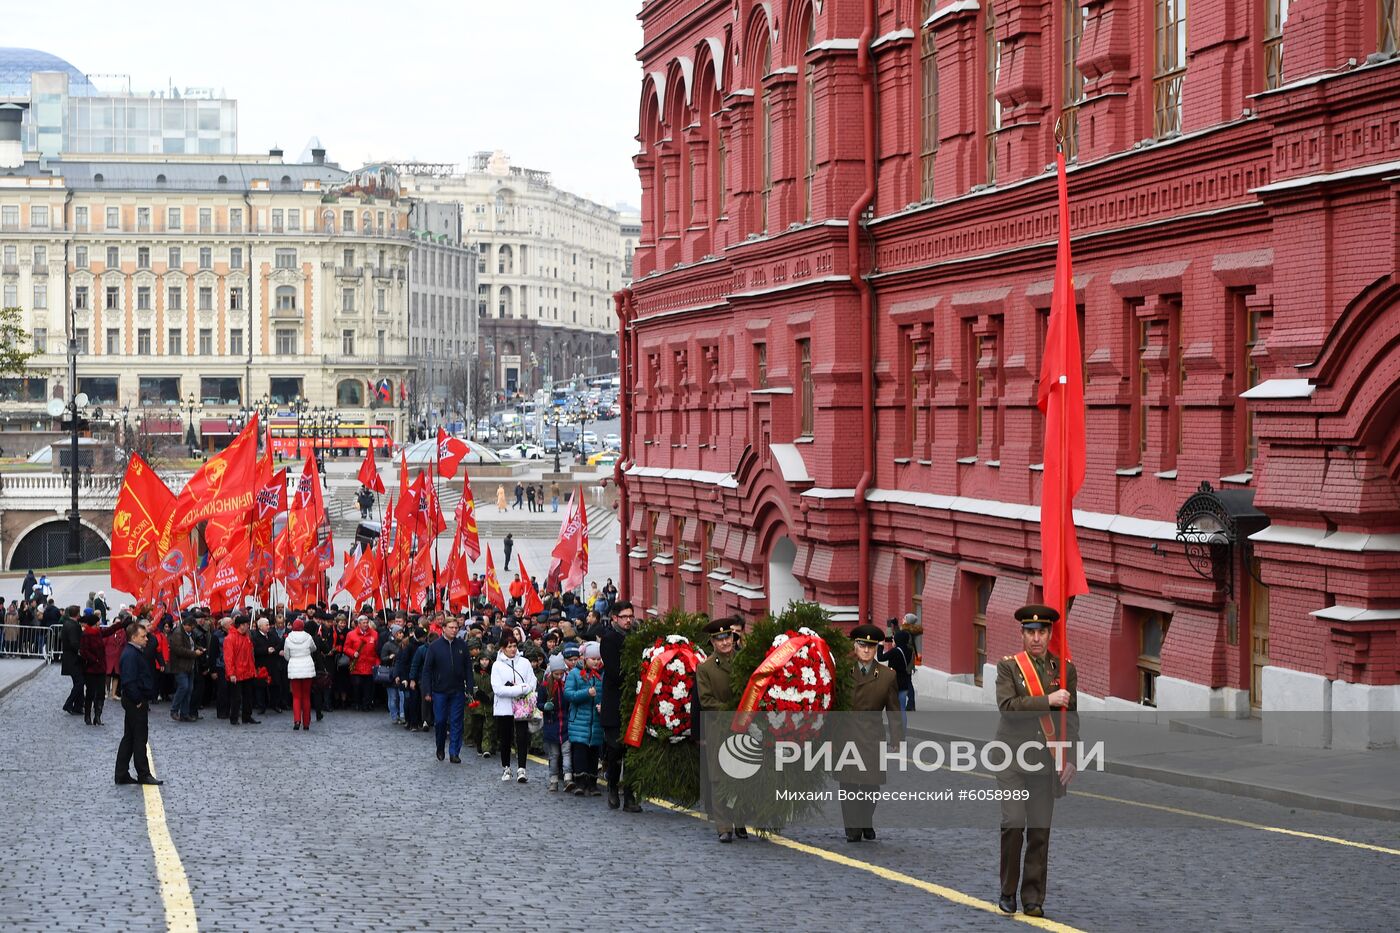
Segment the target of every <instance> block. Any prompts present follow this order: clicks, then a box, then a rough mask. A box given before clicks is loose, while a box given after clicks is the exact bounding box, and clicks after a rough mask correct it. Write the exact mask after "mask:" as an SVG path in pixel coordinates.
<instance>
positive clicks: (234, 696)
mask: <svg viewBox="0 0 1400 933" xmlns="http://www.w3.org/2000/svg"><path fill="white" fill-rule="evenodd" d="M240 714H241V715H242V719H243V722H249V721H251V720H252V718H253V681H251V680H240V681H238V682H237V683H231V684H229V685H228V721H229V725H231V726H236V725H238V721H239V716H240Z"/></svg>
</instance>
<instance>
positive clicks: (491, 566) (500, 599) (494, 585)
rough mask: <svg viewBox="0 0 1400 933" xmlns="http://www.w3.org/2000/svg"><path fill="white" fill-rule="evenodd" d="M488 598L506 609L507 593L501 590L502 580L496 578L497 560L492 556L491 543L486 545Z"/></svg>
mask: <svg viewBox="0 0 1400 933" xmlns="http://www.w3.org/2000/svg"><path fill="white" fill-rule="evenodd" d="M486 599H487V601H488V602H490V603H491V605H493V606H495V607H496V608H497V609H499V610H501V611H502V612H505V611H506V594H504V593H502V592H501V581H500V580H498V579H496V561H495V560H493V559H492V557H491V545H489V544H488V545H486Z"/></svg>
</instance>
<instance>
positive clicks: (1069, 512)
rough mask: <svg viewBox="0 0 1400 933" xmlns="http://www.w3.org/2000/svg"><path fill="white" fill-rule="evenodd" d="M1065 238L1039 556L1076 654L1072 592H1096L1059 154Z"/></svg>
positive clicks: (1061, 180) (1059, 632) (1058, 260)
mask: <svg viewBox="0 0 1400 933" xmlns="http://www.w3.org/2000/svg"><path fill="white" fill-rule="evenodd" d="M1055 163H1056V180H1057V183H1058V188H1059V215H1060V216H1059V219H1060V243H1059V252H1058V253H1057V255H1056V257H1055V280H1054V290H1053V292H1052V293H1051V297H1050V323H1049V328H1048V331H1047V333H1046V336H1045V357H1044V359H1043V360H1042V361H1041V367H1040V391H1039V393H1038V395H1037V398H1036V404H1037V405H1038V406H1039V408H1040V410H1041V411H1042V412H1043V413H1044V414H1045V444H1044V450H1045V471H1044V473H1043V474H1042V483H1041V492H1040V560H1041V578H1042V582H1043V584H1044V585H1043V590H1044V598H1045V602H1046V604H1047V605H1049V606H1051V607H1052V608H1054V609H1055V610H1057V611H1058V612H1059V613H1060V620H1061V621H1060V624H1059V625H1057V626H1055V628H1054V634H1053V635H1052V636H1051V637H1052V640H1053V641H1052V646H1051V650H1052V651H1053V652H1054V653H1055V655H1056V656H1057V657H1059V659H1060V662H1061V663H1062V664H1063V663H1064V662H1066V661H1068V660H1070V650H1069V638H1068V633H1067V631H1066V629H1067V628H1068V625H1067V622H1068V619H1067V609H1068V603H1069V598H1070V597H1071V596H1075V595H1078V594H1081V593H1087V592H1089V582H1088V580H1086V579H1085V577H1084V560H1083V558H1082V557H1081V556H1080V553H1079V538H1078V536H1077V535H1076V534H1075V530H1074V496H1075V494H1076V493H1078V492H1079V490H1080V488H1081V487H1082V486H1083V485H1084V457H1085V454H1084V447H1085V436H1084V433H1085V426H1084V364H1083V355H1082V351H1081V350H1080V343H1079V316H1078V314H1077V313H1076V302H1075V295H1074V271H1073V269H1072V266H1071V261H1070V248H1069V190H1068V185H1067V184H1066V181H1065V156H1064V153H1063V152H1060V153H1057V154H1056V157H1055Z"/></svg>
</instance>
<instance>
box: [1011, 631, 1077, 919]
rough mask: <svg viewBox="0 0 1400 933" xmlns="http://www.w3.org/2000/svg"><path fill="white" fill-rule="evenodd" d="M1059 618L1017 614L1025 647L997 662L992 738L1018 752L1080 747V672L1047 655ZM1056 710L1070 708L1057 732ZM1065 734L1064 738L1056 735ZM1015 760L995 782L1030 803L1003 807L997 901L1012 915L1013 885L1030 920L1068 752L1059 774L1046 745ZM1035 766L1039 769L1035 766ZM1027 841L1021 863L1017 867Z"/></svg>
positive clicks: (1069, 764) (1041, 890) (1070, 767)
mask: <svg viewBox="0 0 1400 933" xmlns="http://www.w3.org/2000/svg"><path fill="white" fill-rule="evenodd" d="M1059 620H1060V614H1059V613H1058V612H1056V611H1055V610H1054V609H1052V608H1051V607H1049V606H1038V605H1030V606H1023V607H1022V608H1020V609H1018V610H1016V621H1018V622H1020V623H1021V642H1022V645H1023V646H1024V648H1025V650H1024V651H1022V652H1021V653H1019V654H1016V655H1007V656H1006V657H1004V658H1002V659H1001V663H999V664H998V665H997V708H998V709H1000V710H1001V721H1000V723H999V724H998V726H997V740H998V741H1001V742H1005V743H1006V744H1007V745H1008V746H1010V748H1011V749H1012V751H1013V752H1019V750H1020V748H1021V746H1022V745H1023V744H1024V743H1027V742H1035V743H1037V744H1038V745H1041V746H1043V744H1044V743H1045V742H1046V741H1050V740H1054V741H1067V742H1077V741H1078V740H1079V714H1078V713H1077V712H1075V709H1076V705H1077V686H1078V675H1077V674H1076V672H1075V670H1074V664H1073V663H1072V662H1068V661H1066V662H1065V663H1064V664H1063V665H1062V664H1061V663H1060V660H1059V659H1058V658H1056V657H1055V656H1054V655H1053V654H1051V653H1050V631H1051V628H1052V627H1053V626H1054V624H1055V623H1056V622H1058V621H1059ZM1060 710H1067V711H1068V712H1067V713H1066V714H1065V716H1064V726H1063V730H1062V729H1061V716H1060ZM1061 731H1063V733H1064V734H1063V735H1061V734H1060V733H1061ZM1025 757H1026V760H1027V764H1028V766H1029V767H1028V768H1022V766H1021V763H1020V758H1021V756H1020V755H1019V754H1017V755H1013V757H1012V763H1011V766H1010V767H1009V768H1007V769H1005V770H1003V771H1001V772H1000V773H999V774H998V775H997V785H998V786H999V787H1000V788H1001V789H1002V790H1003V791H1007V792H1009V793H1008V796H1013V795H1019V796H1023V797H1024V796H1026V794H1027V793H1028V795H1029V798H1028V799H1020V800H1007V799H1004V800H1002V802H1001V899H1000V900H999V901H998V905H999V906H1000V907H1001V909H1002V910H1003V911H1005V912H1006V913H1015V912H1016V887H1017V885H1018V884H1019V885H1020V888H1021V904H1022V908H1023V910H1024V911H1025V913H1026V915H1027V916H1031V917H1043V916H1044V915H1045V911H1044V907H1043V905H1044V903H1045V875H1046V869H1047V867H1048V863H1049V856H1050V817H1051V815H1052V813H1053V811H1054V809H1055V798H1056V797H1063V796H1064V795H1065V792H1066V788H1067V787H1068V785H1069V782H1070V779H1071V778H1072V777H1074V763H1073V760H1072V755H1071V754H1070V751H1069V750H1066V752H1065V755H1064V758H1063V761H1062V763H1061V765H1060V767H1059V768H1058V769H1057V766H1056V761H1055V756H1054V755H1053V754H1052V753H1051V750H1050V749H1049V748H1042V749H1041V750H1039V751H1037V752H1036V753H1035V754H1030V753H1029V752H1028V753H1027V755H1026V756H1025ZM1037 766H1039V767H1038V768H1037ZM1023 843H1024V849H1025V861H1024V863H1023V862H1022V858H1021V856H1022V845H1023Z"/></svg>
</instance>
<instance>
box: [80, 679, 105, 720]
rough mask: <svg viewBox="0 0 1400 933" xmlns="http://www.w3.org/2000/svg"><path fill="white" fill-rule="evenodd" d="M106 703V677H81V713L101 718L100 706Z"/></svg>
mask: <svg viewBox="0 0 1400 933" xmlns="http://www.w3.org/2000/svg"><path fill="white" fill-rule="evenodd" d="M106 702H107V675H106V674H84V675H83V713H84V714H89V713H90V714H92V716H93V718H95V719H101V718H102V706H103V704H105V703H106Z"/></svg>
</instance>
